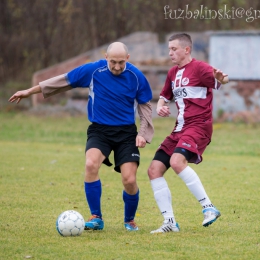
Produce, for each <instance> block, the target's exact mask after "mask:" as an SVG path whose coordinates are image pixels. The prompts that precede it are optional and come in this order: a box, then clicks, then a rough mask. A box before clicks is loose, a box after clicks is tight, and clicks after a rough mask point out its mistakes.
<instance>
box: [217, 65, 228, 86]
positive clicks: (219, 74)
mask: <svg viewBox="0 0 260 260" xmlns="http://www.w3.org/2000/svg"><path fill="white" fill-rule="evenodd" d="M213 75H214V77H215V79H216V80H217V81H219V82H220V83H222V84H225V83H227V82H228V78H227V77H228V74H225V73H223V71H221V70H219V69H216V68H213Z"/></svg>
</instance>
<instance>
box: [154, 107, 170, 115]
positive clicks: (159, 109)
mask: <svg viewBox="0 0 260 260" xmlns="http://www.w3.org/2000/svg"><path fill="white" fill-rule="evenodd" d="M156 112H157V114H158V115H159V116H161V117H168V116H169V115H170V114H171V112H170V108H169V107H168V106H161V107H157V108H156Z"/></svg>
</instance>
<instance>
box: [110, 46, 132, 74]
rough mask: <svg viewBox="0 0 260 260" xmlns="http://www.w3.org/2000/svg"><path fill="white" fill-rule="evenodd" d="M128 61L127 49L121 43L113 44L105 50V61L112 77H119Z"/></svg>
mask: <svg viewBox="0 0 260 260" xmlns="http://www.w3.org/2000/svg"><path fill="white" fill-rule="evenodd" d="M128 59H129V54H128V49H127V47H126V45H125V44H123V43H122V42H113V43H111V44H110V45H109V46H108V48H107V53H106V60H107V62H108V67H109V70H110V71H111V72H112V73H113V74H114V75H117V76H118V75H120V74H121V73H122V72H123V71H124V69H125V66H126V62H127V61H128Z"/></svg>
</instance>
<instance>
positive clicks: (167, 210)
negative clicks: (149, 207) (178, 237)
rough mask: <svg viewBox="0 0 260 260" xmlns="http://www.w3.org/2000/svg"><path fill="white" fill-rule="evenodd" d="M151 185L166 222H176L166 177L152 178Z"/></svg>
mask: <svg viewBox="0 0 260 260" xmlns="http://www.w3.org/2000/svg"><path fill="white" fill-rule="evenodd" d="M151 185H152V189H153V193H154V198H155V200H156V203H157V205H158V207H159V209H160V211H161V214H162V215H163V217H164V220H165V222H168V221H170V222H172V223H173V224H174V225H175V224H176V221H175V218H174V214H173V209H172V196H171V192H170V190H169V187H168V185H167V182H166V180H165V179H164V177H160V178H156V179H154V180H151Z"/></svg>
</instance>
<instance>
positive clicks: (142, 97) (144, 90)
mask: <svg viewBox="0 0 260 260" xmlns="http://www.w3.org/2000/svg"><path fill="white" fill-rule="evenodd" d="M138 74H139V75H138V80H139V87H138V91H137V97H136V100H137V102H138V104H144V103H147V102H149V101H150V100H151V99H152V90H151V87H150V84H149V82H148V81H147V79H146V77H145V76H144V75H143V73H142V72H139V73H138Z"/></svg>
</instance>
